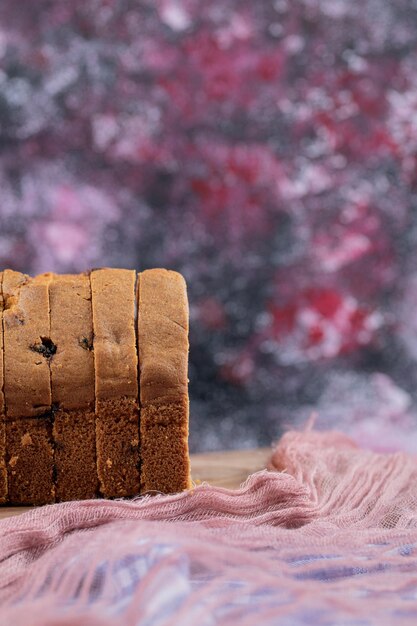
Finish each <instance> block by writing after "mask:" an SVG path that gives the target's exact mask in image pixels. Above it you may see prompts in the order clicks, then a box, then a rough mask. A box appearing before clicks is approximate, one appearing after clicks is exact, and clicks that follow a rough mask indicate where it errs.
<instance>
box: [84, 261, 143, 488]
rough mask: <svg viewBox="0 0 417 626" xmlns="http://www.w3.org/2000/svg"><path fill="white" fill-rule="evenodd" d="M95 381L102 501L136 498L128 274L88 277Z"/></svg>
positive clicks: (104, 272) (132, 276)
mask: <svg viewBox="0 0 417 626" xmlns="http://www.w3.org/2000/svg"><path fill="white" fill-rule="evenodd" d="M90 280H91V292H92V303H93V329H94V358H95V376H96V379H95V380H96V385H95V388H96V434H97V435H96V436H97V439H96V444H97V472H98V476H99V481H100V491H101V493H102V494H103V495H104V496H105V497H120V496H125V495H135V494H138V493H139V484H140V481H139V467H138V464H139V452H138V444H139V406H138V361H137V348H136V333H135V282H136V272H134V271H133V270H120V269H119V270H117V269H100V270H94V271H93V272H91V275H90Z"/></svg>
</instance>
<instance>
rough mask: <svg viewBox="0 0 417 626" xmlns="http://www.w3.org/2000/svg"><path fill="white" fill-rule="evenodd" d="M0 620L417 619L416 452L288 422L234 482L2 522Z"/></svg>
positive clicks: (53, 509)
mask: <svg viewBox="0 0 417 626" xmlns="http://www.w3.org/2000/svg"><path fill="white" fill-rule="evenodd" d="M0 530H1V533H0V603H1V609H0V624H1V625H3V624H4V625H9V624H10V625H12V624H13V626H20V624H21V625H22V626H23V624H25V626H26V625H27V624H32V625H33V626H38V625H39V626H40V625H41V624H42V626H49V625H52V624H54V625H58V624H59V625H62V626H64V625H67V624H80V625H81V624H82V625H83V626H90V625H91V626H107V625H110V624H114V623H117V624H121V625H126V626H130V625H132V626H133V625H134V624H135V625H138V624H140V625H146V626H148V625H149V626H151V625H152V626H159V625H163V626H171V625H172V626H174V625H175V626H176V625H178V624H181V625H183V626H188V625H193V626H194V625H196V624H198V625H201V626H204V625H206V624H207V626H209V625H210V626H211V625H213V624H224V625H226V626H228V625H229V624H230V625H231V624H233V625H235V624H236V623H239V625H240V626H241V625H246V624H247V625H253V624H271V625H272V624H273V625H274V626H275V625H277V624H280V625H281V624H282V625H284V626H286V625H288V626H297V625H298V624H300V625H301V624H308V625H309V626H310V625H312V624H317V625H321V624H323V625H324V624H337V623H343V624H349V625H350V624H352V625H355V626H356V625H359V624H360V626H363V625H365V626H367V625H368V624H369V625H378V626H384V625H387V626H388V625H389V626H391V625H392V624H394V623H395V624H415V623H416V620H417V561H416V555H417V459H416V458H414V457H412V456H410V455H407V454H402V453H398V454H390V455H379V454H375V453H372V452H369V451H366V450H361V449H359V448H358V447H357V446H356V445H355V444H354V443H353V442H352V441H351V440H350V439H348V438H347V437H345V436H344V435H341V434H340V433H337V432H326V433H319V432H315V431H314V430H312V428H307V429H306V430H305V431H304V432H288V433H287V434H285V435H284V436H283V438H282V439H281V441H280V442H279V443H278V444H277V446H276V447H275V449H274V451H273V454H272V456H271V460H270V464H269V471H268V470H265V471H263V472H259V473H257V474H254V475H252V476H250V477H249V478H248V480H247V481H246V482H245V483H244V484H243V485H242V486H241V488H240V489H239V490H236V491H231V490H227V489H223V488H216V487H210V486H208V485H201V486H199V487H196V488H195V489H193V490H192V491H190V492H186V493H182V494H178V495H175V496H154V497H147V498H139V499H136V500H133V501H123V500H119V501H108V500H101V501H95V500H91V501H85V502H71V503H63V504H56V505H52V506H46V507H42V508H38V509H34V510H32V511H29V512H28V513H25V514H22V515H20V516H18V517H12V518H8V519H6V520H3V521H2V522H1V523H0Z"/></svg>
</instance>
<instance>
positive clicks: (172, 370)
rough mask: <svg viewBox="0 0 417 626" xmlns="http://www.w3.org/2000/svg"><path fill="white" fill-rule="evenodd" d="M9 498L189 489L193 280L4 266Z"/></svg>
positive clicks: (2, 431)
mask: <svg viewBox="0 0 417 626" xmlns="http://www.w3.org/2000/svg"><path fill="white" fill-rule="evenodd" d="M0 318H1V325H0V331H1V332H0V502H3V503H4V502H8V503H12V504H44V503H50V502H62V501H65V500H74V499H86V498H94V497H125V496H134V495H138V494H140V493H149V492H151V493H152V492H162V493H174V492H178V491H181V490H184V489H187V488H188V487H189V486H190V467H189V457H188V412H189V410H188V392H187V388H188V378H187V362H188V304H187V294H186V286H185V281H184V279H183V278H182V277H181V276H180V275H179V274H177V273H176V272H172V271H168V270H163V269H155V270H146V271H144V272H142V273H141V274H139V276H137V275H136V272H134V271H132V270H122V269H98V270H93V271H92V272H90V273H86V274H76V275H55V274H50V273H48V274H42V275H40V276H37V277H35V278H30V277H29V276H27V275H24V274H21V273H19V272H15V271H12V270H7V269H6V270H4V271H3V272H0Z"/></svg>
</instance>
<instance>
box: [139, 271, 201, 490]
mask: <svg viewBox="0 0 417 626" xmlns="http://www.w3.org/2000/svg"><path fill="white" fill-rule="evenodd" d="M137 297H138V346H139V363H140V403H141V423H140V440H141V490H142V492H146V491H153V490H156V491H161V492H163V493H173V492H176V491H181V490H183V489H187V488H188V487H190V486H191V479H190V463H189V454H188V416H189V403H188V301H187V293H186V285H185V281H184V279H183V277H182V276H181V275H180V274H178V273H177V272H172V271H169V270H164V269H154V270H146V271H145V272H142V273H141V274H140V275H139V281H138V295H137Z"/></svg>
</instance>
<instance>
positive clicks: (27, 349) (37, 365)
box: [3, 270, 52, 419]
mask: <svg viewBox="0 0 417 626" xmlns="http://www.w3.org/2000/svg"><path fill="white" fill-rule="evenodd" d="M50 278H51V275H50V274H43V275H41V276H37V277H36V278H32V279H31V278H29V276H26V275H25V274H21V273H20V272H14V271H13V270H4V272H3V299H4V311H3V329H4V377H5V384H4V395H5V402H6V419H16V418H20V417H36V416H40V415H43V414H45V413H47V412H48V411H50V410H51V400H52V398H51V380H50V372H49V363H48V359H49V357H50V354H49V352H48V350H49V347H48V346H49V344H48V341H49V339H50V337H49V332H50V327H49V297H48V284H49V281H50Z"/></svg>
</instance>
